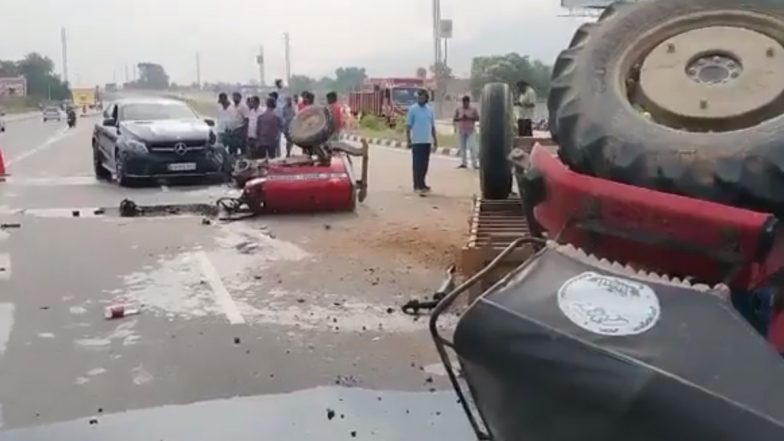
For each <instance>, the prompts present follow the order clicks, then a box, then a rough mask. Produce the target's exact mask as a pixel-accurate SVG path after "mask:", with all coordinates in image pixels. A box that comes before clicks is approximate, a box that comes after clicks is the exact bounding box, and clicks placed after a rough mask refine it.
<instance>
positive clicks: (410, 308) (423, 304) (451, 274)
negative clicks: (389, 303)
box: [401, 265, 456, 316]
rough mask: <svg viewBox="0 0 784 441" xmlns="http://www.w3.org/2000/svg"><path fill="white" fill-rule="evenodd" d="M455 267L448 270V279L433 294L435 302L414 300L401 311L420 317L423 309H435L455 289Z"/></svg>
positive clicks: (407, 303)
mask: <svg viewBox="0 0 784 441" xmlns="http://www.w3.org/2000/svg"><path fill="white" fill-rule="evenodd" d="M455 270H456V268H455V266H454V265H452V266H450V267H449V268H448V269H447V270H446V278H445V279H444V281H443V282H442V283H441V286H440V287H439V288H438V291H436V292H435V293H434V294H433V300H419V299H412V300H409V301H408V302H406V304H404V305H403V306H402V307H401V309H402V310H403V313H404V314H408V315H413V316H418V315H419V311H420V310H422V309H427V310H430V309H433V308H435V307H436V305H438V302H440V301H441V299H443V298H444V297H446V295H447V294H448V293H449V292H450V291H452V290H453V289H454V288H455Z"/></svg>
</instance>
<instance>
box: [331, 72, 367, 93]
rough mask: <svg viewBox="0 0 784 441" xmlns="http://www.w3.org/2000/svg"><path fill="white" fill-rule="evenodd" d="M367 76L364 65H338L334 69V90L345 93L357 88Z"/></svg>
mask: <svg viewBox="0 0 784 441" xmlns="http://www.w3.org/2000/svg"><path fill="white" fill-rule="evenodd" d="M366 78H367V71H365V68H364V67H339V68H338V69H337V70H335V82H334V85H333V88H334V90H335V92H338V93H346V92H350V91H352V90H357V89H359V88H360V87H361V86H362V83H364V82H365V79H366Z"/></svg>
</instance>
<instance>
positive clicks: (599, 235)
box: [521, 144, 784, 290]
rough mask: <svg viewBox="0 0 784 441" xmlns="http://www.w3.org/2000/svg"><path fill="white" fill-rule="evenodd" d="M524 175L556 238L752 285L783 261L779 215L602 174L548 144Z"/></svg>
mask: <svg viewBox="0 0 784 441" xmlns="http://www.w3.org/2000/svg"><path fill="white" fill-rule="evenodd" d="M530 160H531V165H532V169H531V171H530V172H529V173H527V174H526V178H525V182H523V183H521V185H522V187H523V188H524V190H523V191H524V192H525V193H526V199H527V200H530V202H529V204H530V205H531V206H533V217H534V219H535V220H536V223H537V224H538V226H541V227H542V228H543V229H544V230H546V231H547V232H548V233H549V236H550V237H552V238H556V237H557V238H558V239H557V240H558V241H559V242H563V243H570V244H574V245H575V246H578V247H581V248H583V249H585V250H586V251H587V252H589V253H593V254H596V255H598V256H601V257H604V258H607V259H610V260H613V261H619V262H627V263H629V264H631V265H633V266H636V267H637V268H640V269H643V270H648V271H650V270H653V271H656V272H660V273H664V274H669V275H671V276H674V277H681V278H683V277H691V278H692V280H694V281H695V282H704V283H710V284H714V283H719V282H725V283H728V284H729V285H730V287H731V288H733V289H743V290H751V289H754V288H755V287H757V286H758V285H759V284H760V283H762V282H763V281H765V280H766V279H768V277H769V276H770V275H772V274H773V273H775V272H776V271H777V270H779V269H781V268H782V267H784V234H782V232H781V231H780V229H779V228H778V221H777V220H776V218H775V216H773V215H771V214H768V213H758V212H754V211H750V210H745V209H741V208H736V207H731V206H727V205H722V204H717V203H713V202H708V201H703V200H698V199H693V198H688V197H684V196H678V195H674V194H669V193H663V192H658V191H653V190H649V189H645V188H641V187H635V186H631V185H625V184H621V183H618V182H613V181H610V180H606V179H599V178H595V177H592V176H588V175H583V174H579V173H575V172H573V171H571V170H569V169H568V168H567V167H566V166H565V165H564V164H563V163H562V162H561V161H559V160H558V159H557V158H556V157H555V156H553V154H552V153H550V152H549V151H547V150H546V149H545V148H544V147H542V146H540V145H538V144H537V145H536V146H534V148H533V151H532V153H531V157H530Z"/></svg>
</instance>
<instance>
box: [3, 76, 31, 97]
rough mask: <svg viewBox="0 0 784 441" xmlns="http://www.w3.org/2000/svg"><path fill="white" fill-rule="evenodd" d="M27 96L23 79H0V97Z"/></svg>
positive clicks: (25, 81)
mask: <svg viewBox="0 0 784 441" xmlns="http://www.w3.org/2000/svg"><path fill="white" fill-rule="evenodd" d="M4 96H27V80H26V79H25V77H0V97H4Z"/></svg>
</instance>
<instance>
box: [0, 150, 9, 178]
mask: <svg viewBox="0 0 784 441" xmlns="http://www.w3.org/2000/svg"><path fill="white" fill-rule="evenodd" d="M6 176H8V174H7V173H6V171H5V156H3V149H2V148H0V181H2V180H3V178H5V177H6Z"/></svg>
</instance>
